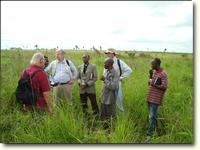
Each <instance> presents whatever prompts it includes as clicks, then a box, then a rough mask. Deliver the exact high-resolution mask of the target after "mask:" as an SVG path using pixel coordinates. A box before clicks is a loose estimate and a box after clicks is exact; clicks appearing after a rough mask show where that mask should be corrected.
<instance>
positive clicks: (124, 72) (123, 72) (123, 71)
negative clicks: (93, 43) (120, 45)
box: [103, 48, 132, 113]
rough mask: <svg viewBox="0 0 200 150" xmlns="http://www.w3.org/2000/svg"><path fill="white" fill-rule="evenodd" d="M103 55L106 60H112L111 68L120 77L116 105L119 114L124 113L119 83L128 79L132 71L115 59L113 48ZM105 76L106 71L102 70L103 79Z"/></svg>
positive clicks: (122, 62)
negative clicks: (105, 56)
mask: <svg viewBox="0 0 200 150" xmlns="http://www.w3.org/2000/svg"><path fill="white" fill-rule="evenodd" d="M105 54H106V55H107V57H108V58H111V59H113V61H114V64H113V67H114V69H115V70H116V72H117V73H118V75H119V76H120V80H119V89H118V91H117V93H116V94H117V100H116V104H117V107H118V109H119V110H120V112H121V113H123V112H124V108H123V104H122V87H121V81H122V80H123V79H124V78H126V77H128V76H129V75H130V74H131V73H132V69H131V68H130V67H129V66H128V65H127V64H126V63H125V62H124V61H122V60H121V59H118V58H117V57H116V55H117V53H116V50H115V49H114V48H109V49H108V50H106V51H105ZM106 74H107V69H105V68H104V72H103V76H104V77H105V76H106Z"/></svg>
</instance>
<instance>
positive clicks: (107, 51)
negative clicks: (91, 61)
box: [104, 50, 118, 55]
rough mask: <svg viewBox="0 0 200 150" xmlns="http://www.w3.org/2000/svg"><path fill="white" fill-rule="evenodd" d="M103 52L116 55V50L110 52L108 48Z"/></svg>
mask: <svg viewBox="0 0 200 150" xmlns="http://www.w3.org/2000/svg"><path fill="white" fill-rule="evenodd" d="M104 53H105V54H108V53H111V54H115V55H118V53H116V52H112V51H109V50H106V51H104Z"/></svg>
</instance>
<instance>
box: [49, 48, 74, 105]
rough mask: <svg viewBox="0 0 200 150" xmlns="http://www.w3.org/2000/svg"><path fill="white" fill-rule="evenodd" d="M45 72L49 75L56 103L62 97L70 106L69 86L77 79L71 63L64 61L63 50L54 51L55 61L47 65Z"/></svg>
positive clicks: (70, 93)
mask: <svg viewBox="0 0 200 150" xmlns="http://www.w3.org/2000/svg"><path fill="white" fill-rule="evenodd" d="M45 72H46V73H47V74H48V75H49V79H50V82H51V85H52V86H53V91H54V96H55V100H56V102H58V100H60V99H61V96H62V95H64V98H65V100H66V101H67V104H69V105H72V92H71V86H72V85H73V84H74V82H75V79H76V77H77V70H76V68H75V66H74V64H73V63H72V62H71V61H69V60H66V59H65V52H64V51H63V50H61V49H57V50H56V60H54V61H52V62H51V63H50V64H49V66H48V67H47V68H46V69H45Z"/></svg>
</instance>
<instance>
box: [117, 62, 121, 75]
mask: <svg viewBox="0 0 200 150" xmlns="http://www.w3.org/2000/svg"><path fill="white" fill-rule="evenodd" d="M117 64H118V66H119V71H120V76H121V75H122V68H121V64H120V61H119V59H117Z"/></svg>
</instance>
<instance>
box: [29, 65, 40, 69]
mask: <svg viewBox="0 0 200 150" xmlns="http://www.w3.org/2000/svg"><path fill="white" fill-rule="evenodd" d="M31 66H32V67H35V68H39V69H41V68H40V67H39V66H37V65H31Z"/></svg>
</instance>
